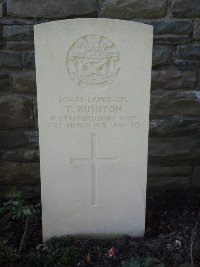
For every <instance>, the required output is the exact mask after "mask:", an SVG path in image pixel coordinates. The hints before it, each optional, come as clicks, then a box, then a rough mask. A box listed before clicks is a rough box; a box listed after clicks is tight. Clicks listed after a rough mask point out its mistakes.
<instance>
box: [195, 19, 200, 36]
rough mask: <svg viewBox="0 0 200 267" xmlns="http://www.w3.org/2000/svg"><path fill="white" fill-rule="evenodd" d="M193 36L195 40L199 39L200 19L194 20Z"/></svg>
mask: <svg viewBox="0 0 200 267" xmlns="http://www.w3.org/2000/svg"><path fill="white" fill-rule="evenodd" d="M193 38H194V39H195V40H200V19H195V20H194V27H193Z"/></svg>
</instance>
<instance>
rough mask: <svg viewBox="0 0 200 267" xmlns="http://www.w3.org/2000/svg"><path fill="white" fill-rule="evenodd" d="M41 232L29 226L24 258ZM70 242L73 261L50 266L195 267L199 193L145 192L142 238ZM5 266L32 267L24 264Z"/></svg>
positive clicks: (198, 262)
mask: <svg viewBox="0 0 200 267" xmlns="http://www.w3.org/2000/svg"><path fill="white" fill-rule="evenodd" d="M16 231H17V229H16ZM41 232H42V231H41V224H38V225H34V227H33V226H30V229H29V231H28V233H29V234H28V236H27V238H26V240H25V243H24V248H23V251H22V254H23V257H25V258H26V257H27V255H29V253H30V251H33V250H36V247H38V244H39V243H41V242H42V241H41V240H42V236H41ZM71 242H72V245H73V247H74V248H75V249H77V250H78V251H79V254H78V258H77V260H76V263H74V264H72V265H67V266H63V265H54V264H52V267H53V266H61V267H69V266H80V267H81V266H91V267H92V266H95V267H101V266H107V267H111V266H112V267H118V266H122V267H132V266H133V267H138V266H139V267H140V266H141V267H146V266H147V267H148V266H158V267H164V266H165V267H175V266H177V267H192V266H195V267H198V266H200V192H189V193H188V192H178V193H177V192H171V193H170V192H167V193H165V192H163V193H150V194H148V196H147V215H146V233H145V236H144V237H143V238H132V237H129V236H124V237H122V238H117V239H106V240H99V239H87V238H81V239H78V238H74V239H72V241H71ZM145 264H146V265H145ZM148 264H149V265H148ZM9 266H20V267H21V266H30V267H32V266H31V265H26V264H25V265H22V264H21V265H20V264H19V265H15V264H13V265H9ZM34 266H35V265H34ZM38 266H43V265H38ZM48 266H50V265H48ZM5 267H7V266H5Z"/></svg>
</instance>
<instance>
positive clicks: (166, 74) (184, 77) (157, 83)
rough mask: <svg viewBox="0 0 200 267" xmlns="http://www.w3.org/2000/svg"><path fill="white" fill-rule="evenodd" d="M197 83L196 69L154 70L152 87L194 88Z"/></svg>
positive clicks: (170, 88) (160, 88) (169, 88)
mask: <svg viewBox="0 0 200 267" xmlns="http://www.w3.org/2000/svg"><path fill="white" fill-rule="evenodd" d="M196 83H197V72H196V70H182V71H181V70H174V69H171V70H161V71H157V70H153V71H152V82H151V87H152V89H159V90H162V89H168V90H176V89H194V88H195V86H196Z"/></svg>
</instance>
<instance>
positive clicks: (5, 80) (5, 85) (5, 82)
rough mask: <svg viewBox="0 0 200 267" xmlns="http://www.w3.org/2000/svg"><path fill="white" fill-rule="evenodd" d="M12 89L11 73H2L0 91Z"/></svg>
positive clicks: (0, 75)
mask: <svg viewBox="0 0 200 267" xmlns="http://www.w3.org/2000/svg"><path fill="white" fill-rule="evenodd" d="M9 89H10V77H9V74H0V91H8V90H9Z"/></svg>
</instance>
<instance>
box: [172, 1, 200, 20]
mask: <svg viewBox="0 0 200 267" xmlns="http://www.w3.org/2000/svg"><path fill="white" fill-rule="evenodd" d="M172 14H173V16H174V17H178V18H187V17H188V18H195V17H200V5H199V0H191V1H188V0H173V1H172Z"/></svg>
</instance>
